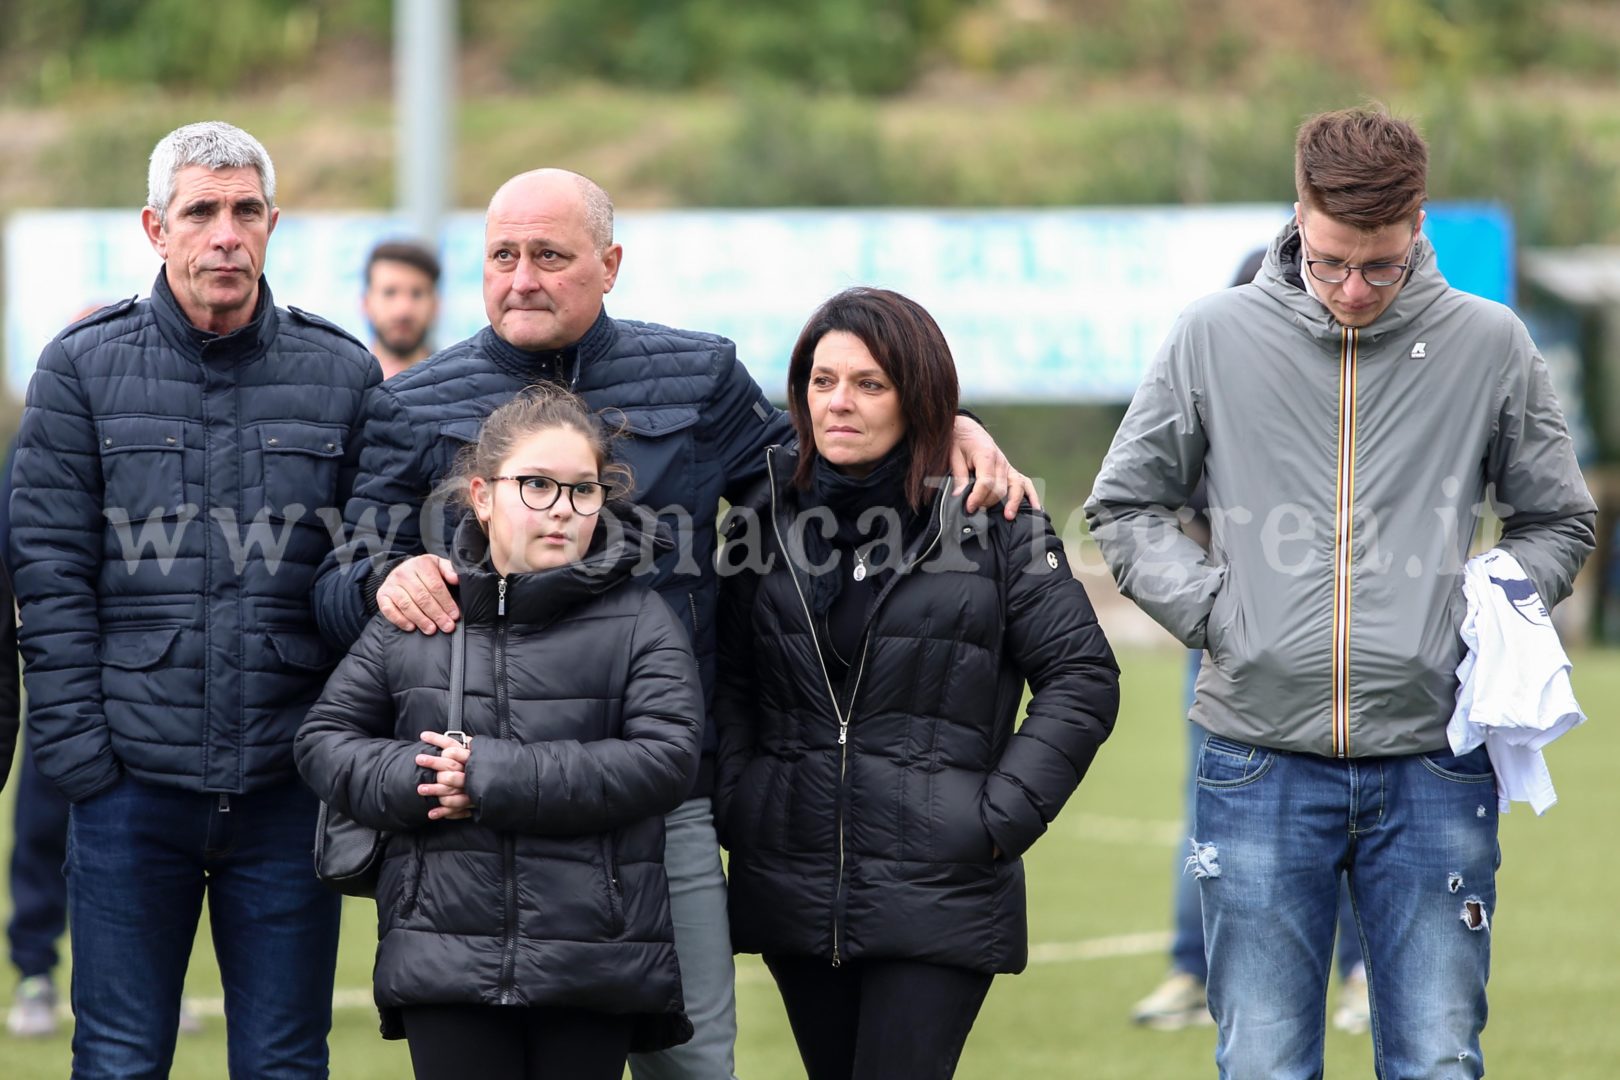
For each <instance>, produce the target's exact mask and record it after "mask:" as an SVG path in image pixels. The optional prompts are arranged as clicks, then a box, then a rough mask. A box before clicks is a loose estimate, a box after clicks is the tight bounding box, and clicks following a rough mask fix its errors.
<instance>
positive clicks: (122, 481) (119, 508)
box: [96, 416, 187, 521]
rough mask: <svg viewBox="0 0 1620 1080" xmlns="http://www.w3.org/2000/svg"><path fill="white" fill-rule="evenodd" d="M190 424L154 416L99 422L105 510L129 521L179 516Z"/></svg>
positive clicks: (97, 423) (98, 437)
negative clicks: (187, 432)
mask: <svg viewBox="0 0 1620 1080" xmlns="http://www.w3.org/2000/svg"><path fill="white" fill-rule="evenodd" d="M186 427H187V425H186V423H185V421H182V420H172V419H166V418H163V417H154V416H116V417H109V418H107V419H105V420H99V421H97V422H96V441H97V443H98V445H99V446H100V449H101V474H102V478H103V484H102V508H103V509H105V510H109V511H116V512H121V513H124V514H127V515H128V517H129V520H130V521H144V520H146V519H147V518H150V517H152V516H153V515H156V516H158V517H164V518H172V517H178V516H180V514H181V512H182V508H183V507H184V506H185V504H186Z"/></svg>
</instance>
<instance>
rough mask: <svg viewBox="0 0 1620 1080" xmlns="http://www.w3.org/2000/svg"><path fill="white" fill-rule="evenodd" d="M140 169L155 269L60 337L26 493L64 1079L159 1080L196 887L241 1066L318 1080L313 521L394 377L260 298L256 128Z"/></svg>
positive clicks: (29, 427)
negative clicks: (64, 927) (305, 768)
mask: <svg viewBox="0 0 1620 1080" xmlns="http://www.w3.org/2000/svg"><path fill="white" fill-rule="evenodd" d="M147 184H148V186H147V205H146V207H145V209H143V210H142V211H141V223H142V225H143V227H144V228H145V230H146V235H147V238H148V239H149V240H150V241H151V244H152V247H153V249H154V250H155V251H156V252H157V254H158V255H159V257H161V258H162V260H163V269H162V271H160V272H159V274H158V276H157V280H156V281H155V282H154V283H153V286H152V293H151V296H150V297H149V298H147V299H144V300H127V301H124V302H123V303H120V304H116V305H114V306H112V307H109V308H104V309H102V310H101V311H99V312H97V313H96V314H94V315H91V316H89V317H88V318H85V319H83V320H81V321H79V322H77V323H75V324H74V325H73V326H71V327H69V328H68V329H67V330H64V331H63V332H62V333H61V334H60V335H59V336H58V337H57V338H56V339H55V340H54V341H52V342H51V343H50V344H49V345H48V346H46V348H45V351H44V353H43V354H42V355H41V357H40V360H39V368H38V370H37V372H36V373H35V375H34V379H33V382H32V383H31V384H30V386H29V388H28V402H27V408H26V410H25V411H24V413H23V421H22V429H21V432H20V433H19V435H18V443H17V457H16V466H15V477H14V479H15V490H14V493H13V495H12V503H11V520H12V524H11V553H12V560H13V562H12V565H13V568H14V571H15V575H16V582H17V594H18V599H19V601H20V603H21V607H22V631H21V635H20V636H21V647H22V651H23V657H24V660H25V663H26V673H25V681H26V685H27V690H28V698H29V724H30V736H29V737H30V739H31V740H33V744H32V745H33V750H34V753H35V755H36V760H37V762H38V765H39V769H40V771H41V772H42V773H43V774H44V775H45V777H46V778H47V779H49V780H50V781H51V782H52V783H53V784H55V785H56V787H57V788H58V789H60V790H61V792H62V794H63V795H64V796H66V797H67V799H68V800H69V801H70V802H71V803H72V809H71V812H70V815H69V826H68V830H69V831H68V861H67V875H68V909H69V918H70V925H71V930H72V942H73V954H74V964H73V1012H74V1016H75V1018H76V1026H75V1030H74V1035H73V1075H74V1076H75V1077H135V1076H143V1077H145V1076H164V1075H167V1073H168V1070H169V1066H170V1062H171V1060H172V1058H173V1054H174V1042H175V1031H176V1025H177V1022H178V1018H179V1010H180V992H181V986H182V983H183V982H184V979H185V972H186V964H187V960H188V958H189V954H190V952H191V944H192V940H193V938H194V937H195V935H196V930H197V920H198V916H199V914H200V913H201V910H202V904H203V900H204V897H205V896H206V898H207V900H208V909H209V916H210V922H211V925H212V931H213V938H214V947H215V951H216V953H217V955H218V960H219V968H220V976H221V980H222V983H223V986H224V992H225V1013H226V1026H227V1032H228V1036H229V1060H230V1073H231V1076H232V1077H233V1078H236V1080H240V1078H243V1077H265V1078H271V1077H274V1078H282V1077H288V1078H290V1077H299V1078H308V1077H324V1076H326V1074H327V1054H326V1035H327V1031H328V1029H329V1028H330V1026H331V1000H332V976H333V968H334V965H335V961H336V951H337V933H338V912H339V906H338V901H339V897H338V896H337V894H336V893H333V892H331V891H330V890H328V889H327V888H326V887H325V886H323V885H322V884H321V883H320V882H319V881H318V880H317V879H316V878H315V875H314V873H313V870H312V866H311V861H310V849H311V842H312V838H313V836H314V828H315V817H316V809H317V804H316V801H315V798H314V796H313V795H311V794H310V792H309V791H308V789H306V788H305V787H304V786H303V784H302V783H300V781H299V780H298V776H297V773H296V772H295V770H294V767H293V760H292V740H293V733H294V732H295V731H296V730H297V728H298V725H299V723H300V722H301V721H302V720H303V718H304V713H305V711H306V710H307V709H308V707H309V705H310V704H311V703H312V702H313V701H314V700H315V698H316V696H317V695H318V694H319V692H320V689H321V686H322V684H323V683H324V682H325V679H326V676H327V674H328V673H329V672H330V670H331V668H332V666H333V664H334V663H335V662H336V659H337V655H338V654H337V653H336V652H335V651H334V650H333V649H331V648H330V647H329V646H328V645H327V644H326V642H325V641H324V640H323V639H322V637H321V636H320V634H319V633H318V631H317V629H316V626H315V622H314V618H313V615H312V612H311V610H310V599H309V598H310V588H311V585H312V583H313V581H314V578H315V571H316V568H317V567H318V566H319V565H320V563H321V560H322V559H323V558H324V557H325V556H326V555H327V553H328V552H329V551H330V550H331V548H332V545H333V539H332V534H331V532H329V531H328V529H327V527H326V524H325V521H324V519H323V516H322V515H320V514H319V513H318V512H319V511H321V510H323V509H324V508H329V507H340V506H342V505H343V503H344V501H345V500H346V499H347V497H348V494H349V490H350V488H351V486H352V483H353V477H354V472H355V465H356V455H357V453H358V450H359V439H358V438H357V425H358V423H359V420H360V416H361V402H362V399H363V397H364V394H365V392H366V390H367V389H368V388H370V387H371V386H373V385H375V384H376V383H377V382H378V373H377V367H376V363H375V361H373V360H372V358H371V355H370V353H368V352H367V351H366V349H365V347H364V346H362V345H361V344H360V343H359V342H358V341H355V340H354V339H353V338H351V337H350V336H349V335H347V334H345V333H344V332H343V331H341V330H339V329H337V328H336V327H334V326H332V325H331V324H329V323H327V322H325V321H324V320H321V319H319V318H316V317H315V316H312V315H308V314H306V313H304V312H300V311H299V310H297V309H296V308H293V309H282V308H277V307H276V306H275V304H274V301H273V300H272V299H271V296H270V287H269V285H268V284H267V283H266V281H265V279H264V277H263V276H262V269H263V266H264V256H265V249H266V246H267V245H268V243H269V240H270V234H271V232H272V231H273V230H274V229H275V225H276V218H277V215H278V213H279V211H278V210H277V209H276V205H275V170H274V168H273V166H272V165H271V162H270V158H269V155H267V154H266V153H265V150H264V147H263V146H261V145H260V144H259V142H258V141H257V140H256V139H254V138H253V137H252V136H251V135H249V134H248V133H247V132H245V131H242V130H240V129H238V128H235V127H232V126H230V125H229V124H223V123H217V122H208V123H200V124H191V125H188V126H186V127H182V128H179V129H177V130H176V131H173V132H171V133H170V134H169V135H167V136H165V137H164V138H163V139H162V140H161V141H160V142H159V143H158V144H157V147H156V149H154V150H153V152H152V162H151V170H150V174H149V176H148V181H147Z"/></svg>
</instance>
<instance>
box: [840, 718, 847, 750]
mask: <svg viewBox="0 0 1620 1080" xmlns="http://www.w3.org/2000/svg"><path fill="white" fill-rule="evenodd" d="M848 741H849V721H847V720H846V721H844V722H843V723H842V724H839V725H838V745H839V746H843V745H844V744H845V743H846V742H848Z"/></svg>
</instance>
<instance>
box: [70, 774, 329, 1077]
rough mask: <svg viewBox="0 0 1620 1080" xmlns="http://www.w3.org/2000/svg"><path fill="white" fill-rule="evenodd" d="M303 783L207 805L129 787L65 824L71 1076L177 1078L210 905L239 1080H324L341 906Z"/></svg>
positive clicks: (76, 811) (109, 793) (206, 798)
mask: <svg viewBox="0 0 1620 1080" xmlns="http://www.w3.org/2000/svg"><path fill="white" fill-rule="evenodd" d="M317 805H318V804H317V803H316V800H315V796H314V795H312V794H310V792H309V789H308V788H306V787H304V786H303V784H301V783H298V782H297V781H293V782H289V783H287V784H283V785H281V786H279V787H275V788H271V789H268V790H265V791H256V792H253V793H251V794H247V795H230V796H224V795H204V794H199V793H196V792H188V791H181V790H179V789H176V788H167V787H158V786H154V785H150V784H144V783H141V782H139V781H136V780H133V779H130V778H129V777H127V776H126V777H124V778H122V779H120V780H119V782H118V783H117V784H115V785H114V786H113V787H111V788H110V789H108V790H106V791H103V792H101V793H99V794H97V795H94V796H92V797H91V798H89V799H86V800H84V801H83V802H80V803H77V804H75V805H74V806H73V808H72V811H71V812H70V814H69V817H68V858H67V872H68V915H69V919H70V921H71V924H72V931H73V937H72V943H73V1013H74V1018H75V1026H74V1031H73V1075H74V1077H75V1078H85V1080H103V1078H111V1077H118V1078H125V1077H164V1076H167V1075H168V1072H169V1065H170V1062H171V1061H172V1060H173V1057H174V1040H175V1031H176V1027H177V1025H178V1023H179V1017H180V991H181V988H182V985H183V984H184V982H185V975H186V964H187V961H188V960H189V959H190V956H191V943H192V940H193V939H194V938H195V936H196V933H197V920H198V918H199V916H200V915H201V913H202V904H203V898H204V896H206V897H207V899H208V915H209V921H210V925H211V927H212V930H213V937H214V953H215V955H216V957H217V958H218V961H219V974H220V982H221V984H222V985H223V987H224V991H225V1022H226V1032H227V1037H228V1051H227V1059H228V1062H229V1067H230V1075H231V1077H232V1080H244V1078H249V1077H252V1078H261V1077H262V1078H267V1080H268V1078H277V1080H281V1078H287V1080H290V1078H294V1077H296V1078H298V1080H310V1078H324V1077H325V1076H326V1075H327V1054H326V1035H327V1032H328V1031H329V1030H330V1029H331V1026H332V976H333V969H334V967H335V966H336V963H337V937H338V916H339V911H340V906H339V903H340V900H341V898H340V897H339V896H338V894H337V893H335V892H333V891H331V890H330V889H328V888H326V887H325V886H324V885H322V884H321V883H320V881H319V880H318V879H317V878H316V877H315V871H314V865H313V862H312V858H313V848H314V836H315V813H316V808H317Z"/></svg>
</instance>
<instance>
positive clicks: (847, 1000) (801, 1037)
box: [765, 955, 992, 1080]
mask: <svg viewBox="0 0 1620 1080" xmlns="http://www.w3.org/2000/svg"><path fill="white" fill-rule="evenodd" d="M765 966H766V967H768V968H770V969H771V975H773V976H774V977H775V978H776V986H777V989H778V990H780V991H781V993H782V1004H783V1005H784V1006H786V1007H787V1015H788V1023H789V1024H791V1025H792V1026H793V1038H794V1041H795V1042H797V1043H798V1044H799V1057H800V1058H802V1059H803V1060H804V1067H805V1072H806V1074H807V1076H808V1080H898V1078H901V1077H904V1078H905V1080H949V1078H950V1077H951V1076H953V1075H954V1074H955V1073H956V1062H957V1059H958V1058H960V1057H961V1056H962V1046H963V1045H964V1044H965V1043H966V1042H967V1037H968V1032H969V1031H970V1030H972V1028H973V1020H974V1018H975V1017H977V1016H978V1015H979V1006H981V1005H983V1004H984V996H985V994H987V993H989V992H990V980H991V978H992V976H989V975H981V974H979V973H978V972H974V971H967V970H965V969H963V968H954V967H944V966H942V965H939V964H924V963H919V962H917V961H914V960H856V961H852V962H848V963H845V964H844V965H843V966H842V967H837V968H835V967H833V966H832V964H831V963H829V962H828V961H827V960H824V959H813V958H810V957H803V956H771V955H767V956H766V957H765Z"/></svg>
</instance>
